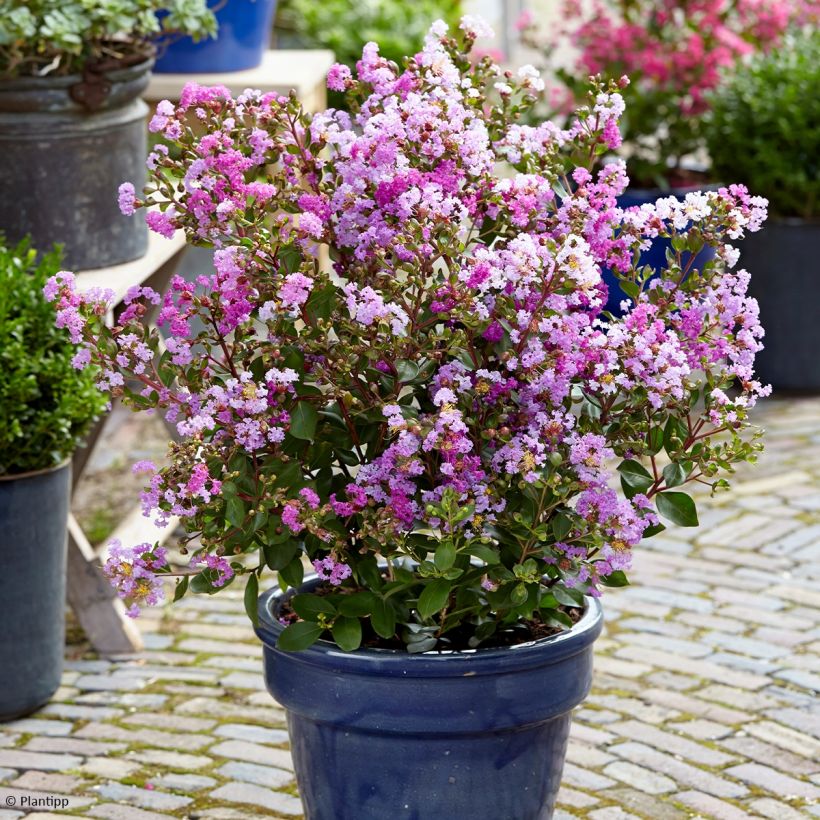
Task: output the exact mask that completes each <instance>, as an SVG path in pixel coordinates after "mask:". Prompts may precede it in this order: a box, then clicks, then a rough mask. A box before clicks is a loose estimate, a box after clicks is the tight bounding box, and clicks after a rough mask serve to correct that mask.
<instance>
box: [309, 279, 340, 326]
mask: <svg viewBox="0 0 820 820" xmlns="http://www.w3.org/2000/svg"><path fill="white" fill-rule="evenodd" d="M335 303H336V287H335V285H327V286H326V287H324V288H318V289H316V290H314V291H313V292H312V293H311V294H310V298H309V299H308V300H307V302H306V303H305V312H306V313H307V315H308V317H309V318H310V320H311V322H313V323H314V324H315V323H316V321H317V320H318V319H329V318H330V315H331V313H333V306H334V305H335Z"/></svg>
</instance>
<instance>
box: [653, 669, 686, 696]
mask: <svg viewBox="0 0 820 820" xmlns="http://www.w3.org/2000/svg"><path fill="white" fill-rule="evenodd" d="M645 680H646V683H651V684H652V685H653V686H662V687H663V688H664V689H667V690H668V689H674V690H676V691H681V692H682V691H684V690H686V689H691V688H692V687H693V686H696V685H697V684H698V680H697V679H696V678H691V677H689V675H679V674H678V673H677V672H666V671H660V672H653V673H652V674H651V675H647V676H646V679H645Z"/></svg>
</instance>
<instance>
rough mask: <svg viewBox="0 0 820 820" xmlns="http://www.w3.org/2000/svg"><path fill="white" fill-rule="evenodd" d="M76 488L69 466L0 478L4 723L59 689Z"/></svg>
mask: <svg viewBox="0 0 820 820" xmlns="http://www.w3.org/2000/svg"><path fill="white" fill-rule="evenodd" d="M70 489H71V463H70V462H65V463H64V464H62V465H60V466H59V467H55V468H54V469H51V470H41V471H38V472H34V473H25V474H23V475H17V476H4V477H2V478H0V566H2V572H0V624H2V629H0V721H4V720H12V719H14V718H16V717H20V716H22V715H26V714H28V713H29V712H33V711H34V710H35V709H37V708H38V707H39V706H42V704H44V703H45V702H46V701H47V700H48V699H49V698H50V697H51V696H52V695H53V694H54V692H55V691H56V690H57V687H58V686H59V685H60V678H61V677H62V671H63V646H64V643H65V568H66V544H67V539H68V535H67V533H68V527H67V524H68V504H69V497H70Z"/></svg>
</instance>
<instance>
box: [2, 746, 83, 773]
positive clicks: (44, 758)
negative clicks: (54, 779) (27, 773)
mask: <svg viewBox="0 0 820 820" xmlns="http://www.w3.org/2000/svg"><path fill="white" fill-rule="evenodd" d="M82 762H83V759H82V758H81V757H77V756H76V755H68V754H47V753H45V752H24V751H22V750H21V749H0V766H1V767H7V768H15V769H39V770H41V771H46V772H65V771H68V770H69V769H76V768H77V766H79V765H80V764H81V763H82Z"/></svg>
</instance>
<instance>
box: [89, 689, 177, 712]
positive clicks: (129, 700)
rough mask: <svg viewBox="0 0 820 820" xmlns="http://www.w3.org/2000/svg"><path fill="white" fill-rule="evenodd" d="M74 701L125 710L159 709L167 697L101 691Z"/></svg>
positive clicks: (90, 693)
mask: <svg viewBox="0 0 820 820" xmlns="http://www.w3.org/2000/svg"><path fill="white" fill-rule="evenodd" d="M76 700H77V703H81V704H92V705H97V704H104V705H110V704H116V705H117V706H121V707H123V708H125V709H130V708H132V707H133V708H134V709H159V708H160V707H161V706H162V705H163V704H164V703H165V701H167V700H168V695H159V694H143V693H135V692H124V693H123V692H102V691H101V692H89V693H88V694H85V695H80V696H79V697H78V698H77V699H76Z"/></svg>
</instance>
